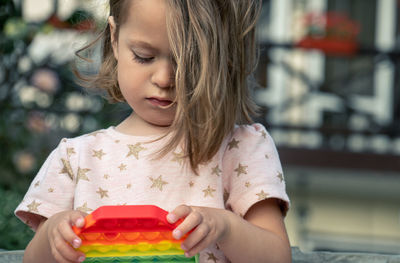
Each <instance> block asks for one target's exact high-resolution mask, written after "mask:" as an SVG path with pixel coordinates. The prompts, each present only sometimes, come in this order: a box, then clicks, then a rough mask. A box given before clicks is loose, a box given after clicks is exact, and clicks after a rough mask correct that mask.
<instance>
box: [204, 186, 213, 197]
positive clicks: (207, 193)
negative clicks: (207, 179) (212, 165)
mask: <svg viewBox="0 0 400 263" xmlns="http://www.w3.org/2000/svg"><path fill="white" fill-rule="evenodd" d="M203 192H204V197H207V196H211V197H214V195H213V192H215V189H213V188H211V186H208V187H207V189H204V190H203Z"/></svg>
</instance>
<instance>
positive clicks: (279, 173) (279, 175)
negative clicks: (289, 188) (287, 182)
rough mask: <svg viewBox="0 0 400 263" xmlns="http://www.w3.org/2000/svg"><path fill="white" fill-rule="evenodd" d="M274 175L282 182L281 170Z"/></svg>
mask: <svg viewBox="0 0 400 263" xmlns="http://www.w3.org/2000/svg"><path fill="white" fill-rule="evenodd" d="M276 177H278V178H279V180H281V183H282V182H283V174H282V173H281V172H278V174H277V175H276Z"/></svg>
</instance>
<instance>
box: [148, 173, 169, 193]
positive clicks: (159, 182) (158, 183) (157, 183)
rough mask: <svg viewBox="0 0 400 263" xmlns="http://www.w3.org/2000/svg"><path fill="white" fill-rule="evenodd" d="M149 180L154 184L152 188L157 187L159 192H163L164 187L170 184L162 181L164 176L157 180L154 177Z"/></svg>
mask: <svg viewBox="0 0 400 263" xmlns="http://www.w3.org/2000/svg"><path fill="white" fill-rule="evenodd" d="M149 179H150V180H151V181H152V182H153V184H152V185H151V186H150V188H153V187H157V188H158V190H160V191H162V190H163V186H164V185H166V184H168V182H165V181H163V180H162V175H160V176H159V177H158V178H157V179H154V178H152V177H149Z"/></svg>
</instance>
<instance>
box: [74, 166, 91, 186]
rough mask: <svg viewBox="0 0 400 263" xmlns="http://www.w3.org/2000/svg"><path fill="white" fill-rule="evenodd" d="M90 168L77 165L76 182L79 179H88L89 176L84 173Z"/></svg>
mask: <svg viewBox="0 0 400 263" xmlns="http://www.w3.org/2000/svg"><path fill="white" fill-rule="evenodd" d="M89 171H90V169H88V168H83V169H82V168H80V167H78V176H77V177H76V183H78V182H79V180H86V181H90V180H89V178H88V177H87V176H86V173H87V172H89Z"/></svg>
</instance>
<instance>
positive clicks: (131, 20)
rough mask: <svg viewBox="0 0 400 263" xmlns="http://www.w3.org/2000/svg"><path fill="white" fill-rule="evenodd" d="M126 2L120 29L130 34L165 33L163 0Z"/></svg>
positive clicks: (129, 0) (130, 0) (133, 0)
mask: <svg viewBox="0 0 400 263" xmlns="http://www.w3.org/2000/svg"><path fill="white" fill-rule="evenodd" d="M128 2H129V4H128V5H126V9H127V10H126V13H125V19H124V22H123V23H122V25H121V27H120V28H121V30H124V31H127V33H132V34H134V33H135V34H137V33H143V34H144V33H146V34H147V35H150V34H156V35H160V34H161V35H165V34H166V21H165V19H166V17H165V0H128ZM164 31H165V34H164Z"/></svg>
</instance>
